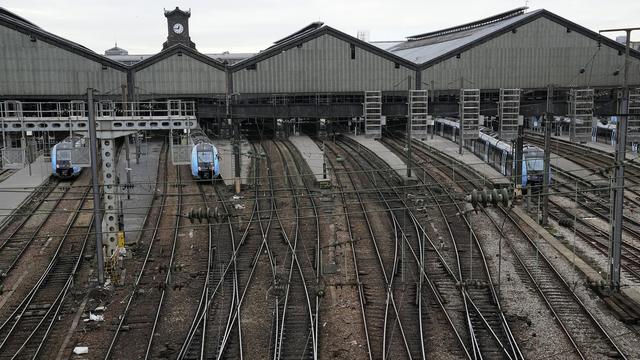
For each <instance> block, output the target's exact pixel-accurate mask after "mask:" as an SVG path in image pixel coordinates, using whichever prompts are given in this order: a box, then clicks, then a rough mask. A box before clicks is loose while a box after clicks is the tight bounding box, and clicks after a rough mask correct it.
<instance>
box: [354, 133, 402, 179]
mask: <svg viewBox="0 0 640 360" xmlns="http://www.w3.org/2000/svg"><path fill="white" fill-rule="evenodd" d="M346 136H347V137H348V138H350V139H352V140H354V141H356V142H357V143H358V144H360V145H362V146H364V147H366V148H367V149H369V150H371V151H372V152H373V153H374V154H376V155H378V156H379V157H380V158H381V159H382V160H384V161H385V162H386V163H387V164H389V167H391V168H392V169H393V170H395V172H396V173H397V174H398V176H400V177H401V178H402V179H403V180H405V181H406V180H411V178H407V163H405V162H404V161H403V160H402V159H400V158H399V157H398V156H397V155H396V154H394V153H393V152H392V151H391V150H389V149H388V148H387V147H386V146H384V145H383V144H382V143H381V142H380V141H377V140H375V139H373V138H369V137H366V136H364V135H346Z"/></svg>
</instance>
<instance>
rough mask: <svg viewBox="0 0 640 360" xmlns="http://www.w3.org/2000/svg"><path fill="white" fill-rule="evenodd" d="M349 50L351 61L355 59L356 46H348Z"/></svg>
mask: <svg viewBox="0 0 640 360" xmlns="http://www.w3.org/2000/svg"><path fill="white" fill-rule="evenodd" d="M349 48H350V50H351V60H353V59H355V58H356V46H355V45H354V44H349Z"/></svg>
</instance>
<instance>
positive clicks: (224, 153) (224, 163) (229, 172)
mask: <svg viewBox="0 0 640 360" xmlns="http://www.w3.org/2000/svg"><path fill="white" fill-rule="evenodd" d="M212 142H213V145H215V146H216V148H218V154H219V155H220V175H221V176H222V180H223V181H224V184H225V185H227V186H233V184H234V181H233V179H234V177H235V167H234V163H233V144H232V142H231V140H226V139H215V140H213V141H212ZM250 152H251V144H249V142H248V141H246V140H242V141H241V142H240V183H241V184H242V185H246V184H248V183H249V172H250V170H251V155H250Z"/></svg>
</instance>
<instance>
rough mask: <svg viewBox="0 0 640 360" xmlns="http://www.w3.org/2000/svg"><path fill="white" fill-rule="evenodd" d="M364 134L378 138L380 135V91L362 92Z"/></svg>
mask: <svg viewBox="0 0 640 360" xmlns="http://www.w3.org/2000/svg"><path fill="white" fill-rule="evenodd" d="M364 134H365V136H367V137H372V138H376V139H379V138H380V137H382V92H381V91H365V92H364Z"/></svg>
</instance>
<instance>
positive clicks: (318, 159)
mask: <svg viewBox="0 0 640 360" xmlns="http://www.w3.org/2000/svg"><path fill="white" fill-rule="evenodd" d="M289 141H291V143H292V144H293V146H295V147H296V149H298V152H299V153H300V155H302V158H303V159H304V160H305V161H306V162H307V165H309V169H311V172H312V173H313V175H314V177H315V179H316V183H318V184H320V183H322V182H326V181H328V180H327V179H325V178H324V177H323V175H322V174H323V171H322V163H323V157H324V153H323V152H322V150H320V148H319V147H318V145H317V144H316V143H315V142H314V141H313V140H311V138H310V137H308V136H305V135H297V136H290V137H289Z"/></svg>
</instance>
